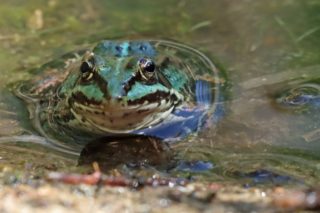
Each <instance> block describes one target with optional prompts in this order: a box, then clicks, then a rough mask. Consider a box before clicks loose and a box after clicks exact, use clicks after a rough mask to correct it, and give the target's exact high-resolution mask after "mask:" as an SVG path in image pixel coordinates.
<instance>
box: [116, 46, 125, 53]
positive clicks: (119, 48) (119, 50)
mask: <svg viewBox="0 0 320 213" xmlns="http://www.w3.org/2000/svg"><path fill="white" fill-rule="evenodd" d="M115 48H116V50H117V51H118V52H122V49H123V48H122V47H120V46H116V47H115Z"/></svg>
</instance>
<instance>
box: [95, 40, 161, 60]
mask: <svg viewBox="0 0 320 213" xmlns="http://www.w3.org/2000/svg"><path fill="white" fill-rule="evenodd" d="M93 52H94V53H95V54H97V55H100V56H102V57H106V56H113V57H128V56H133V55H137V56H139V55H140V56H144V57H154V56H155V54H156V51H155V49H154V48H153V47H152V45H151V44H150V43H149V42H142V41H119V42H114V41H107V40H105V41H102V42H100V43H99V44H97V46H96V47H95V48H94V50H93Z"/></svg>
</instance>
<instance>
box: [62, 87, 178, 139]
mask: <svg viewBox="0 0 320 213" xmlns="http://www.w3.org/2000/svg"><path fill="white" fill-rule="evenodd" d="M183 99H184V98H183V96H182V95H181V94H180V93H178V92H176V91H175V90H168V91H166V92H164V91H156V92H154V93H150V94H147V95H145V96H143V97H141V98H139V99H136V100H127V98H126V96H124V97H122V98H110V99H106V100H104V101H96V100H92V99H89V98H87V97H86V96H84V95H83V94H82V93H81V92H78V93H75V94H73V95H72V97H71V98H69V100H68V103H69V106H70V110H71V113H72V114H73V116H74V117H75V120H76V122H74V125H76V123H77V124H78V125H79V126H80V127H81V128H82V129H84V130H87V131H90V132H95V133H100V134H101V133H129V132H132V131H135V130H138V129H144V128H148V127H151V126H153V125H156V124H158V123H159V122H161V121H162V120H164V119H165V118H167V117H168V116H169V115H170V113H171V112H172V111H173V110H174V109H175V107H177V106H179V105H180V104H181V103H182V101H183Z"/></svg>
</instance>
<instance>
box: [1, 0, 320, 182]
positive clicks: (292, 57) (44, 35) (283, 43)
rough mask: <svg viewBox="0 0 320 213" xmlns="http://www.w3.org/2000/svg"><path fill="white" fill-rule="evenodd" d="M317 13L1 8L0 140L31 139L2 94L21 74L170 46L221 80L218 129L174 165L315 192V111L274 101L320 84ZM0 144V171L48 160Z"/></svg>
mask: <svg viewBox="0 0 320 213" xmlns="http://www.w3.org/2000/svg"><path fill="white" fill-rule="evenodd" d="M319 12H320V3H319V2H318V1H316V0H308V1H304V0H286V1H277V0H270V1H254V0H241V1H239V0H230V1H223V0H215V1H212V0H201V1H184V0H179V1H178V0H175V1H172V0H170V1H169V0H163V1H145V0H137V1H134V2H133V1H125V0H117V1H103V0H93V1H89V0H81V1H71V0H65V1H57V0H49V1H46V2H45V3H44V2H43V1H40V0H30V1H21V0H10V1H9V0H6V1H3V2H2V3H1V6H0V40H1V44H0V46H1V47H0V70H1V71H0V73H1V75H2V77H1V78H0V91H1V93H0V136H2V137H4V136H5V137H11V136H17V135H20V134H26V133H28V134H29V135H34V134H33V133H32V132H33V129H32V127H31V126H30V123H29V121H28V112H27V110H26V109H25V106H24V104H23V103H22V102H21V101H20V100H18V99H17V98H15V96H13V95H12V92H11V91H10V90H9V88H10V85H12V83H14V82H17V81H19V80H21V79H26V78H32V76H30V75H29V74H28V73H27V72H26V70H28V69H30V68H32V67H36V66H39V65H41V64H43V63H44V62H47V61H48V60H50V59H52V58H55V57H57V56H59V55H61V54H62V53H65V52H67V51H71V50H73V49H74V48H79V47H80V46H85V45H86V44H88V43H92V42H95V41H99V40H100V39H115V38H128V39H130V38H139V39H143V38H152V39H170V40H176V41H179V42H181V43H186V44H188V45H191V46H193V47H195V48H197V49H199V50H201V51H203V52H205V53H206V54H207V55H208V56H209V57H210V58H211V59H212V60H213V61H214V62H215V63H217V64H218V66H219V67H220V68H222V69H223V70H225V71H226V75H227V76H228V77H227V78H228V85H229V87H228V88H227V91H226V98H225V99H226V100H225V104H224V105H225V109H226V110H225V116H224V117H223V118H222V119H221V121H220V122H219V124H218V125H217V126H214V127H212V128H211V129H209V130H208V129H207V130H204V131H203V132H201V133H200V134H199V136H197V137H192V136H191V137H190V138H188V139H187V140H185V141H183V142H181V143H178V144H176V145H175V146H174V149H176V151H177V153H178V156H179V158H181V159H184V160H187V161H203V162H210V163H211V166H210V168H209V170H208V171H207V172H195V174H193V175H195V176H197V178H199V179H205V180H214V181H236V182H237V181H242V177H244V176H245V177H248V176H250V174H252V173H250V172H254V171H265V170H266V171H271V172H272V173H274V174H279V175H282V176H283V177H286V176H290V177H292V178H293V179H297V180H303V182H305V183H307V184H312V183H315V182H317V181H319V178H318V177H319V172H320V157H319V156H320V155H319V153H320V136H319V135H320V133H319V132H320V130H319V128H320V123H319V116H320V114H319V108H313V109H310V110H309V109H307V110H302V111H299V110H295V109H291V108H282V107H281V106H279V105H278V104H277V102H276V101H275V99H276V97H277V96H278V95H279V94H281V93H282V92H284V91H285V90H286V89H287V88H291V87H295V86H298V85H299V84H302V83H304V82H308V81H312V80H313V79H319V73H320V64H319V61H320V52H319V51H320V50H319V48H318V47H319V46H320V40H319V39H318V38H319V36H320V27H319V26H320V25H319V24H320V16H319ZM8 85H9V86H8ZM34 140H35V139H34ZM2 142H7V143H6V145H1V146H3V148H1V153H0V156H1V157H2V159H4V160H2V162H4V163H7V164H10V165H15V164H17V165H18V164H19V165H20V164H24V163H25V162H31V163H37V158H32V157H30V155H31V156H32V154H30V153H32V152H34V150H37V151H36V152H37V153H39V154H40V155H41V156H44V157H43V158H44V159H46V160H48V161H50V159H51V157H49V156H51V154H49V153H54V151H53V150H46V149H45V148H43V147H39V146H36V145H34V144H29V143H19V145H14V144H13V143H12V142H10V141H3V140H2ZM8 144H9V145H8ZM8 150H9V151H8ZM15 153H19V154H18V155H16V154H15ZM44 153H46V154H44ZM46 156H47V158H46ZM57 156H58V157H57V158H59V159H61V158H62V157H61V156H60V155H59V154H57ZM62 159H65V161H66V162H70V160H69V159H70V158H68V157H67V158H62ZM72 160H74V162H76V159H75V158H72ZM62 161H64V160H62ZM59 165H60V164H59ZM64 165H69V164H68V163H65V164H64ZM59 168H61V169H65V167H63V166H61V165H60V167H59V166H58V169H59ZM177 172H178V173H179V172H181V171H177ZM189 172H190V171H189V170H188V169H187V170H184V171H183V172H182V173H183V174H184V173H186V175H188V174H189ZM179 174H180V173H179ZM246 174H247V175H246ZM248 174H249V175H248ZM259 174H260V173H259ZM246 181H247V180H244V182H246ZM287 182H290V181H287ZM298 182H299V181H297V182H295V181H293V183H294V184H297V183H298ZM299 183H300V182H299Z"/></svg>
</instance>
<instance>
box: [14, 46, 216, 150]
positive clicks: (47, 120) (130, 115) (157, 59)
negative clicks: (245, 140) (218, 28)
mask: <svg viewBox="0 0 320 213" xmlns="http://www.w3.org/2000/svg"><path fill="white" fill-rule="evenodd" d="M219 75H220V73H219V72H218V70H217V69H216V67H215V66H214V65H213V63H212V62H211V61H210V60H209V59H208V58H207V57H206V56H204V55H203V54H202V53H201V52H199V51H197V50H195V49H193V48H190V47H187V46H185V45H181V44H177V43H174V42H169V41H101V42H99V43H98V44H97V45H96V46H95V47H94V48H92V49H87V50H80V51H77V52H74V53H69V54H67V55H64V56H63V57H61V58H59V59H57V60H54V61H52V62H50V63H48V64H45V65H43V66H42V67H40V68H39V69H37V70H36V71H35V77H34V78H33V79H31V80H30V81H27V82H23V83H22V84H21V85H20V86H19V89H18V90H17V94H18V95H19V96H20V97H21V98H22V99H24V100H25V101H26V102H27V103H30V104H29V107H30V111H31V113H32V114H33V121H34V126H35V127H36V129H37V130H38V131H39V132H40V133H41V134H42V135H44V136H46V137H49V138H52V137H53V138H56V137H58V138H59V141H63V142H65V143H69V142H71V143H73V144H85V143H87V142H88V140H92V138H96V137H101V136H115V135H116V136H118V135H128V134H133V135H144V136H154V137H157V138H161V139H163V140H176V139H178V138H181V137H184V136H186V135H187V134H189V133H191V132H195V131H198V130H199V129H200V128H201V127H203V126H204V125H206V124H210V123H212V122H215V121H216V120H217V119H218V118H219V117H220V116H221V105H220V104H219V101H221V95H220V88H221V82H222V81H221V79H220V77H221V76H219Z"/></svg>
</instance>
